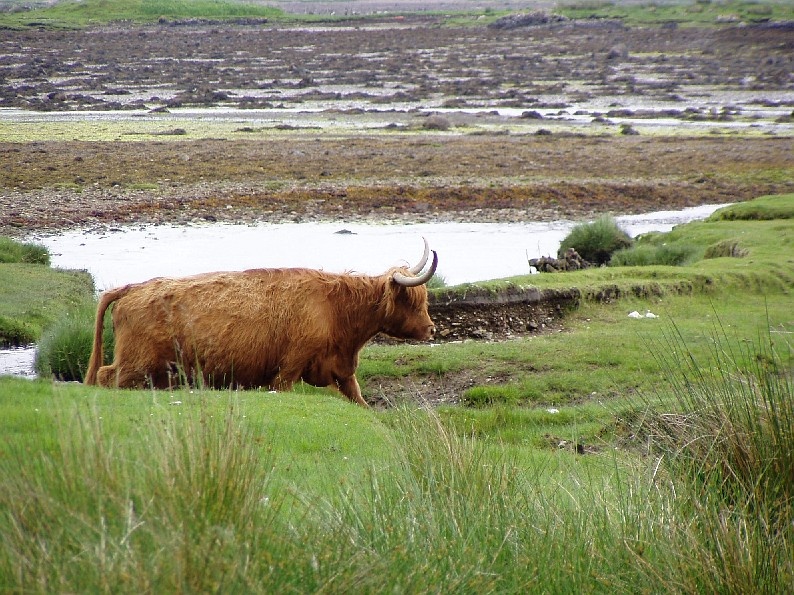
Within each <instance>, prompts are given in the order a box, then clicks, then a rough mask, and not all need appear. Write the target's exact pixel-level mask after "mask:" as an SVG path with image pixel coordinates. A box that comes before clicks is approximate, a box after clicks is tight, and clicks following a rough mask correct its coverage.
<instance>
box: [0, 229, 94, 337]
mask: <svg viewBox="0 0 794 595" xmlns="http://www.w3.org/2000/svg"><path fill="white" fill-rule="evenodd" d="M48 265H49V255H48V254H47V252H46V250H44V249H43V248H42V247H40V246H35V245H31V244H20V243H17V242H13V241H11V240H9V239H8V238H3V237H0V345H8V344H10V345H24V344H27V343H32V342H34V341H36V340H38V338H39V337H40V336H41V333H42V331H43V329H44V328H45V327H47V326H49V325H52V324H53V323H54V322H55V321H56V320H58V319H59V318H61V317H63V316H64V314H65V313H66V312H67V311H69V310H71V309H73V308H75V307H77V306H78V305H79V304H85V303H90V302H92V300H93V293H94V285H93V280H92V279H91V276H90V275H89V274H87V273H85V272H82V271H61V270H56V269H51V268H50V267H49V266H48Z"/></svg>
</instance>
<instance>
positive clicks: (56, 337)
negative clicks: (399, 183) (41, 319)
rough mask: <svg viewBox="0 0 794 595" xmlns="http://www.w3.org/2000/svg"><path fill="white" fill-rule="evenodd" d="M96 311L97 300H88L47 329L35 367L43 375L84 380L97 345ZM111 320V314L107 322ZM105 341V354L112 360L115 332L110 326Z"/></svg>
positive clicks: (68, 379) (69, 379) (107, 359)
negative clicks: (95, 301)
mask: <svg viewBox="0 0 794 595" xmlns="http://www.w3.org/2000/svg"><path fill="white" fill-rule="evenodd" d="M95 313H96V306H95V305H94V304H93V303H87V304H84V305H82V306H80V307H78V308H76V309H74V310H72V311H70V312H68V313H67V314H66V316H64V317H63V318H61V319H60V320H58V322H56V323H55V324H54V325H53V326H51V327H50V328H48V329H47V330H46V331H45V333H44V335H43V336H42V338H41V341H40V343H39V349H38V351H37V353H36V362H35V368H36V372H37V373H38V374H39V376H42V377H47V376H52V377H54V378H55V379H57V380H63V381H77V382H82V381H83V376H84V375H85V371H86V369H87V368H88V360H89V358H90V357H91V348H92V346H93V340H94V335H93V328H94V316H95ZM109 320H110V317H107V320H106V326H109V324H110V322H109ZM104 344H105V345H104V354H105V358H106V361H108V362H109V361H111V359H112V354H113V333H111V332H109V329H106V332H105V335H104Z"/></svg>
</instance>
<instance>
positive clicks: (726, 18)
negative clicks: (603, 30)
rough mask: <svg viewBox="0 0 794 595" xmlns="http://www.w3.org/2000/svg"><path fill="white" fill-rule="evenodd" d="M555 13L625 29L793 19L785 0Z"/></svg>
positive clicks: (567, 8) (569, 7) (598, 4)
mask: <svg viewBox="0 0 794 595" xmlns="http://www.w3.org/2000/svg"><path fill="white" fill-rule="evenodd" d="M556 12H558V13H559V14H563V15H565V16H567V17H569V18H574V19H586V18H601V19H619V20H622V21H623V22H625V23H626V24H628V25H658V24H662V23H669V22H674V23H679V24H682V25H701V26H703V25H706V26H709V25H716V24H719V23H720V22H733V23H735V22H743V23H757V22H763V21H767V20H774V21H785V20H791V19H792V18H794V7H792V5H791V3H790V2H786V1H785V0H762V1H759V2H753V1H742V0H727V1H719V2H717V1H713V2H712V1H711V0H689V1H686V0H685V1H681V2H644V3H633V2H619V1H616V2H607V1H599V0H597V1H594V2H593V1H588V0H585V1H584V2H576V1H575V2H570V3H568V2H566V3H564V4H562V5H561V6H559V7H558V8H557V9H556Z"/></svg>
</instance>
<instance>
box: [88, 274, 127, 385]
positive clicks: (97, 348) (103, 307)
mask: <svg viewBox="0 0 794 595" xmlns="http://www.w3.org/2000/svg"><path fill="white" fill-rule="evenodd" d="M129 290H130V286H129V285H125V286H124V287H119V288H117V289H111V290H109V291H106V292H105V293H103V294H102V295H101V296H100V297H99V305H98V306H97V309H96V321H95V322H94V346H93V347H92V349H91V359H89V360H88V370H86V373H85V378H84V379H83V382H84V383H85V384H91V385H95V384H96V383H97V381H96V376H97V372H98V371H99V368H100V366H101V365H102V363H103V361H104V359H105V355H104V353H102V334H103V331H104V328H105V312H107V309H108V308H109V307H110V304H112V303H113V302H115V301H116V300H117V299H119V298H121V297H124V295H126V294H127V292H128V291H129Z"/></svg>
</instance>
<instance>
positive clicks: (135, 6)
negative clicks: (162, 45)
mask: <svg viewBox="0 0 794 595" xmlns="http://www.w3.org/2000/svg"><path fill="white" fill-rule="evenodd" d="M283 14H284V13H283V11H281V10H279V9H278V8H272V7H270V6H264V5H261V4H256V3H253V2H235V1H233V0H80V1H77V0H63V1H61V2H58V3H56V4H54V5H52V6H49V7H45V8H35V9H33V10H29V11H23V12H15V13H10V14H3V15H0V24H2V25H4V26H6V27H12V28H14V27H25V26H41V25H44V26H50V27H53V28H80V27H87V26H91V25H101V24H105V23H111V22H117V21H128V22H132V23H151V22H157V21H158V20H159V19H169V20H173V19H187V18H204V19H215V20H228V19H237V18H266V19H270V18H278V17H281V16H283Z"/></svg>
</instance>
